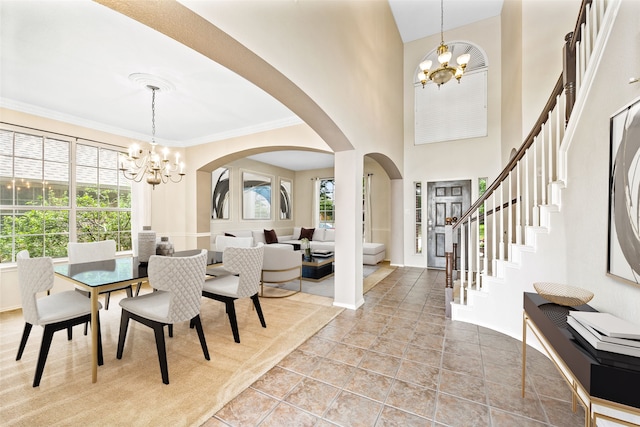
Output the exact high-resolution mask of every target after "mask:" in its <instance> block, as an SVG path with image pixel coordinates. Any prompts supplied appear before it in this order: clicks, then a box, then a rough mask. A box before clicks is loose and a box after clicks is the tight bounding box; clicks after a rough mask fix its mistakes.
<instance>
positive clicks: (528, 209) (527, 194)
mask: <svg viewBox="0 0 640 427" xmlns="http://www.w3.org/2000/svg"><path fill="white" fill-rule="evenodd" d="M530 152H531V148H529V149H528V150H527V152H526V153H524V159H525V163H524V169H525V171H524V181H525V183H524V191H525V196H524V203H525V205H524V214H525V218H524V219H525V221H524V225H525V226H530V225H531V215H530V213H531V203H530V202H531V196H530V192H529V185H530V183H529V179H530V178H531V174H530V173H529V153H530Z"/></svg>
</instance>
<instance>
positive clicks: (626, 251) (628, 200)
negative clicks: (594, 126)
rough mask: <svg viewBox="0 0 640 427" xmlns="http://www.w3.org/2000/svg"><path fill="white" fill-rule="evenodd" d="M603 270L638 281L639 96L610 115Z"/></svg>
mask: <svg viewBox="0 0 640 427" xmlns="http://www.w3.org/2000/svg"><path fill="white" fill-rule="evenodd" d="M609 171H610V177H609V250H608V262H607V272H608V273H609V274H612V275H614V276H617V277H621V278H623V279H626V280H628V281H630V282H632V283H635V284H640V100H636V101H635V102H633V103H631V104H630V105H629V106H627V107H625V108H624V109H622V110H621V111H620V112H618V113H617V114H615V115H614V116H613V117H612V118H611V160H610V168H609Z"/></svg>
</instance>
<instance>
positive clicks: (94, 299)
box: [91, 288, 98, 383]
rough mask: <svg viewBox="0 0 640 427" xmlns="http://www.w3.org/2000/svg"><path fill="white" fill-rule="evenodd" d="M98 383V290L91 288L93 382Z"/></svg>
mask: <svg viewBox="0 0 640 427" xmlns="http://www.w3.org/2000/svg"><path fill="white" fill-rule="evenodd" d="M97 381H98V288H91V382H93V383H95V382H97Z"/></svg>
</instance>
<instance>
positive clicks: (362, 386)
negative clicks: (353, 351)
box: [344, 368, 393, 402]
mask: <svg viewBox="0 0 640 427" xmlns="http://www.w3.org/2000/svg"><path fill="white" fill-rule="evenodd" d="M391 384H393V378H392V377H387V376H385V375H381V374H378V373H375V372H372V371H367V370H365V369H359V368H357V369H356V370H355V371H354V373H353V375H352V376H351V378H350V379H349V381H348V382H347V384H346V385H345V387H344V388H345V389H346V390H349V391H351V392H353V393H356V394H359V395H362V396H365V397H368V398H369V399H373V400H377V401H379V402H384V400H385V399H386V397H387V394H388V393H389V390H390V389H391Z"/></svg>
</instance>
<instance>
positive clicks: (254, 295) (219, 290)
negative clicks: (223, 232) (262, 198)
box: [202, 243, 267, 343]
mask: <svg viewBox="0 0 640 427" xmlns="http://www.w3.org/2000/svg"><path fill="white" fill-rule="evenodd" d="M263 255H264V247H263V244H262V243H258V245H257V246H254V247H251V248H234V247H227V248H226V249H225V250H224V252H223V254H222V264H223V266H224V268H225V269H226V270H228V271H229V272H230V273H231V274H229V275H223V276H218V277H213V278H209V279H207V280H205V282H204V286H203V288H202V296H204V297H207V298H211V299H214V300H216V301H221V302H224V303H225V305H226V311H227V316H228V317H229V323H231V331H232V332H233V339H234V340H235V342H237V343H239V342H240V333H239V332H238V320H237V318H236V309H235V300H237V299H239V298H246V297H249V298H251V300H252V301H253V305H254V307H255V309H256V312H257V313H258V317H259V318H260V324H262V327H263V328H266V327H267V324H266V323H265V321H264V316H263V314H262V307H260V299H259V298H258V290H259V289H260V272H261V270H262V260H263Z"/></svg>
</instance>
